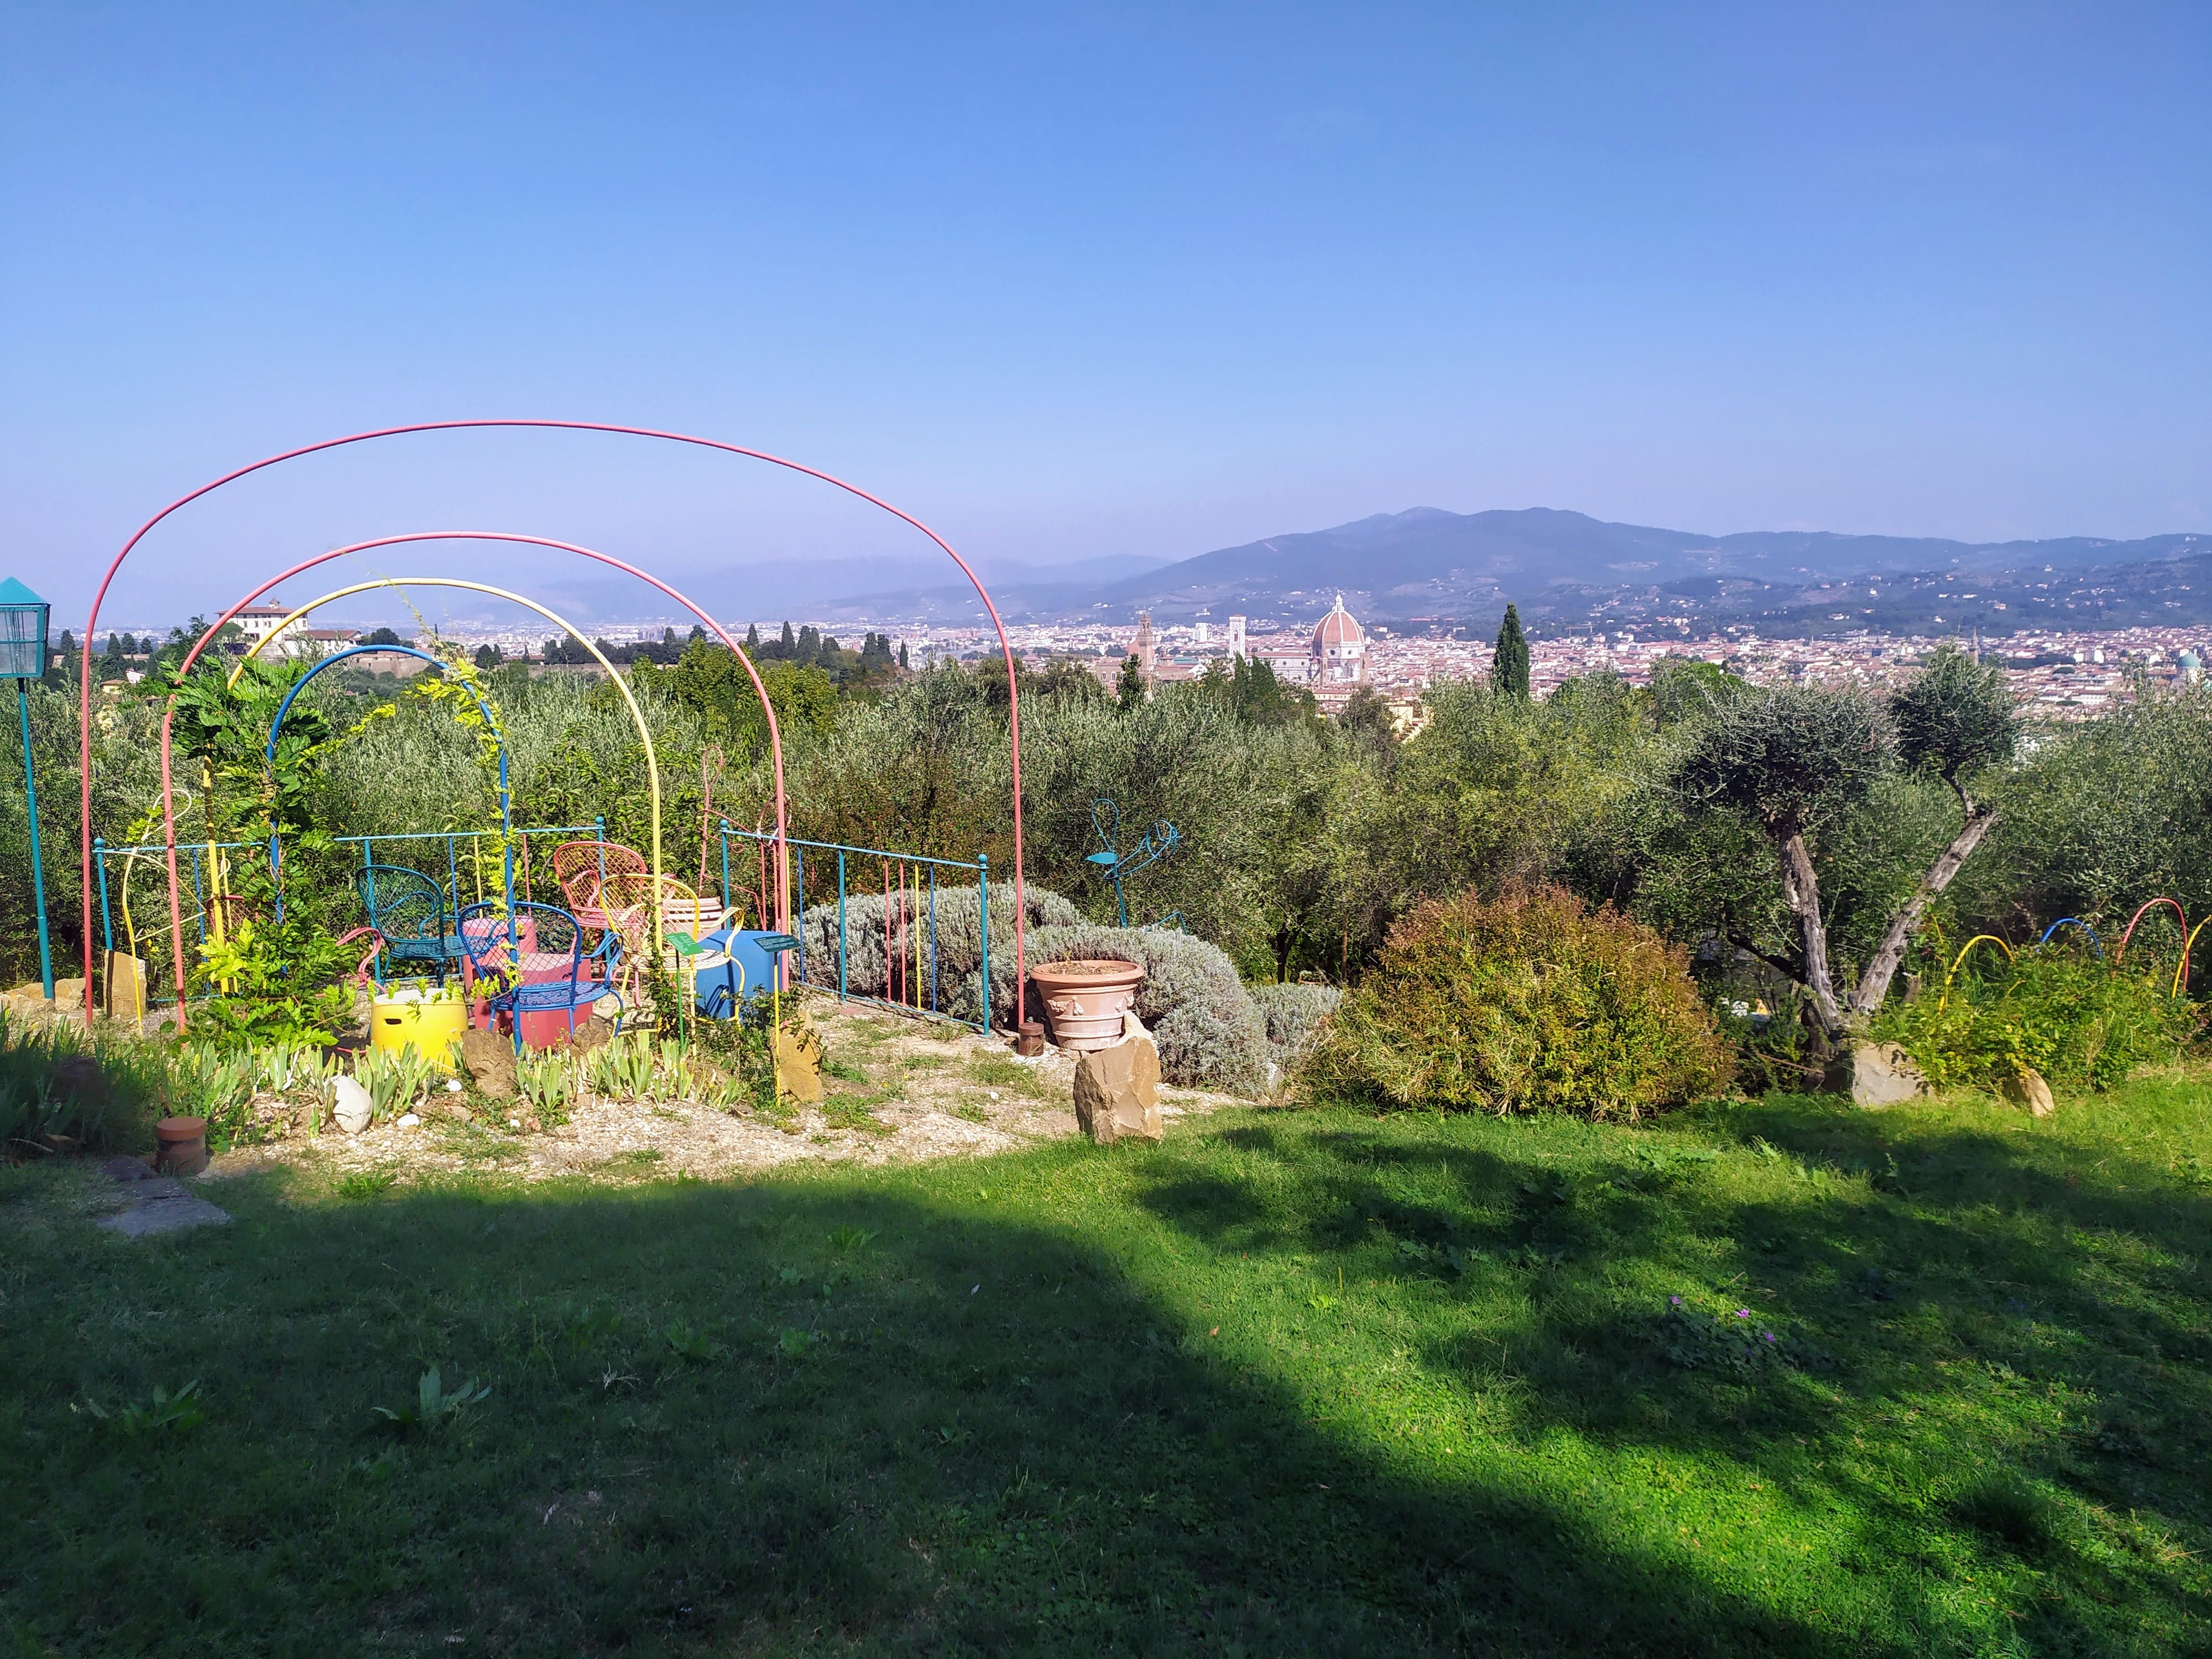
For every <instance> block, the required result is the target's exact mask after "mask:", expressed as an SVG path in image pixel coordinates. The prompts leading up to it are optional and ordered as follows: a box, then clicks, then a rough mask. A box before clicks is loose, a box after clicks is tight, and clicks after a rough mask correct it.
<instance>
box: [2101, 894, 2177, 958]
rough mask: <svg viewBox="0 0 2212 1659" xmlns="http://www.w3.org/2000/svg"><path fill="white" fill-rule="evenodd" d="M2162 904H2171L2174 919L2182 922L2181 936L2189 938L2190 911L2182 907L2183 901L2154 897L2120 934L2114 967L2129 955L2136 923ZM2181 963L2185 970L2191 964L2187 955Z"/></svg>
mask: <svg viewBox="0 0 2212 1659" xmlns="http://www.w3.org/2000/svg"><path fill="white" fill-rule="evenodd" d="M2161 904H2163V905H2166V906H2169V907H2170V908H2172V911H2173V919H2174V920H2175V921H2178V922H2179V923H2180V924H2181V937H2182V939H2184V940H2185V941H2186V940H2187V939H2188V938H2189V913H2188V912H2187V911H2186V910H2185V909H2183V908H2181V901H2180V900H2179V899H2172V898H2154V899H2152V900H2151V901H2150V902H2148V903H2147V904H2145V905H2143V906H2142V907H2141V908H2139V909H2137V910H2136V913H2135V915H2131V916H2130V917H2129V918H2128V925H2127V927H2126V928H2125V930H2124V931H2123V932H2122V933H2121V934H2120V945H2119V949H2118V950H2117V951H2113V952H2112V965H2113V966H2114V967H2116V968H2117V967H2118V965H2119V963H2120V958H2121V957H2124V956H2126V955H2127V953H2128V941H2129V940H2130V939H2133V938H2134V937H2135V936H2136V923H2137V922H2139V921H2142V919H2143V917H2144V916H2145V915H2148V914H2149V913H2150V912H2151V911H2153V910H2155V909H2157V908H2158V907H2159V906H2160V905H2161ZM2181 965H2182V968H2183V970H2184V971H2186V970H2187V969H2188V966H2189V963H2188V961H2187V958H2186V957H2185V958H2184V959H2183V962H2182V964H2181Z"/></svg>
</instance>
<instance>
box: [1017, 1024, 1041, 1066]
mask: <svg viewBox="0 0 2212 1659" xmlns="http://www.w3.org/2000/svg"><path fill="white" fill-rule="evenodd" d="M1014 1052H1015V1053H1016V1054H1020V1055H1023V1056H1024V1057H1025V1058H1028V1059H1032V1060H1033V1059H1035V1058H1036V1056H1037V1055H1039V1054H1042V1053H1043V1052H1044V1022H1043V1021H1042V1020H1038V1019H1025V1020H1024V1021H1023V1022H1022V1029H1021V1030H1020V1031H1019V1032H1018V1033H1017V1034H1016V1036H1015V1037H1014Z"/></svg>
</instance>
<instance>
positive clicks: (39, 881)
mask: <svg viewBox="0 0 2212 1659" xmlns="http://www.w3.org/2000/svg"><path fill="white" fill-rule="evenodd" d="M15 712H16V713H17V714H21V716H22V717H23V803H24V805H25V806H26V807H27V809H28V810H29V811H30V815H31V896H32V902H33V903H35V904H36V905H37V906H38V909H39V978H40V980H41V981H43V982H44V983H45V985H46V1000H47V1001H49V1002H52V1000H54V948H53V945H52V942H51V941H50V940H49V939H48V938H47V937H46V866H44V865H42V864H41V863H40V861H39V780H38V768H37V767H36V766H35V765H34V764H33V763H32V760H31V693H30V690H29V689H28V687H27V685H26V684H25V683H24V682H23V681H21V680H20V679H19V680H17V681H16V682H15ZM88 1006H89V1005H88Z"/></svg>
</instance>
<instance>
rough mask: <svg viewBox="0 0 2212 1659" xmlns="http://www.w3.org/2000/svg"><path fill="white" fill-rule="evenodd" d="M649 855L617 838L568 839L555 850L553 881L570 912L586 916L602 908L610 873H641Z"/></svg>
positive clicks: (625, 874) (644, 868) (631, 874)
mask: <svg viewBox="0 0 2212 1659" xmlns="http://www.w3.org/2000/svg"><path fill="white" fill-rule="evenodd" d="M645 873H646V862H645V855H644V854H642V853H641V852H639V851H638V850H637V849H636V848H634V847H625V846H623V844H622V843H621V842H614V841H564V842H562V843H561V844H560V845H559V846H558V847H556V848H554V849H553V881H554V884H555V885H556V886H557V887H559V888H560V890H561V896H562V897H563V898H565V899H567V900H568V908H569V911H570V912H571V913H572V914H573V915H576V916H578V917H580V918H582V919H583V920H584V921H585V922H586V926H589V925H590V918H589V916H588V915H586V912H590V911H595V910H598V909H599V908H601V907H600V904H599V884H600V883H601V882H602V881H603V880H605V878H607V877H610V876H641V875H643V874H645Z"/></svg>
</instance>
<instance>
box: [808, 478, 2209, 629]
mask: <svg viewBox="0 0 2212 1659" xmlns="http://www.w3.org/2000/svg"><path fill="white" fill-rule="evenodd" d="M2195 556H2212V534H2201V533H2200V534H2191V533H2185V532H2176V533H2172V534H2168V535H2162V536H2153V537H2144V538H2135V539H2132V540H2129V539H2120V538H2109V537H2095V536H2071V537H2060V538H2048V539H2043V540H2020V541H2008V542H1963V541H1957V540H1953V539H1950V538H1942V537H1903V536H1869V535H1849V534H1844V533H1840V532H1828V531H1748V532H1736V533H1735V534H1732V535H1727V536H1711V535H1706V534H1702V533H1699V532H1692V531H1680V530H1668V529H1662V528H1659V527H1656V526H1647V525H1632V524H1619V523H1612V522H1608V521H1606V520H1600V519H1594V518H1591V517H1590V516H1589V515H1588V514H1587V513H1577V512H1572V511H1569V510H1565V509H1561V508H1556V507H1524V508H1517V509H1508V508H1494V509H1490V510H1486V511H1483V512H1479V513H1451V512H1447V511H1445V510H1444V509H1443V508H1440V507H1410V508H1407V509H1406V510H1405V511H1402V512H1399V513H1374V514H1371V515H1370V516H1369V517H1367V518H1364V519H1358V520H1352V521H1351V522H1349V523H1346V524H1341V525H1337V526H1333V527H1331V528H1329V529H1326V530H1317V531H1303V532H1291V533H1286V534H1283V535H1277V536H1269V537H1265V538H1261V539H1260V540H1257V541H1254V542H1248V543H1245V544H1243V545H1241V546H1237V547H1228V548H1220V549H1217V550H1214V551H1212V552H1208V553H1201V554H1199V555H1197V556H1194V557H1191V558H1188V559H1182V560H1179V561H1176V562H1172V563H1164V564H1160V565H1158V566H1157V567H1156V568H1150V569H1144V570H1139V571H1134V572H1131V573H1128V574H1120V575H1118V576H1115V577H1114V578H1112V579H1109V580H1103V581H1098V580H1093V581H1091V582H1085V581H1082V580H1071V579H1070V577H1071V576H1072V575H1073V573H1072V572H1064V571H1062V570H1057V569H1055V568H1053V567H1049V566H1043V567H1030V568H1027V569H1024V570H1022V571H1020V572H1019V573H1018V574H1016V573H1009V574H1014V580H1012V581H1010V582H1007V583H1006V585H1005V586H1000V585H999V584H997V583H994V585H993V588H992V593H993V598H994V600H995V601H996V602H997V603H998V605H999V608H1000V611H1001V613H1002V614H1004V615H1005V616H1006V617H1007V619H1008V620H1009V621H1016V620H1018V621H1024V622H1032V623H1040V622H1048V621H1073V620H1077V619H1079V618H1083V617H1096V618H1097V619H1099V620H1103V621H1112V622H1115V623H1121V622H1123V621H1130V620H1133V618H1134V617H1135V615H1136V613H1137V612H1138V611H1150V612H1151V613H1152V617H1153V618H1154V620H1156V621H1158V622H1161V623H1181V622H1189V621H1192V620H1194V619H1197V618H1200V617H1210V618H1212V619H1214V620H1216V621H1218V620H1219V619H1221V618H1223V617H1226V616H1228V615H1230V614H1231V613H1238V614H1242V615H1243V616H1245V617H1248V618H1249V620H1250V623H1251V626H1252V627H1253V628H1254V629H1255V630H1264V629H1266V628H1267V627H1268V626H1269V625H1271V624H1290V623H1297V622H1300V621H1302V620H1310V619H1311V617H1313V616H1314V615H1315V614H1316V612H1317V611H1320V610H1323V609H1326V608H1327V607H1328V605H1329V604H1331V603H1332V602H1333V601H1334V599H1335V597H1336V595H1337V594H1338V593H1342V594H1343V596H1344V599H1345V603H1346V605H1347V606H1348V607H1350V608H1351V609H1352V611H1353V612H1354V613H1355V614H1357V615H1358V616H1360V617H1363V618H1367V619H1371V620H1373V621H1376V622H1381V623H1393V624H1398V625H1406V624H1427V625H1432V626H1443V625H1466V624H1471V623H1478V622H1480V621H1481V620H1482V619H1485V618H1492V619H1494V618H1495V617H1497V616H1498V614H1499V613H1500V612H1502V611H1503V610H1504V607H1505V605H1507V603H1509V602H1510V603H1513V604H1515V605H1518V606H1519V607H1520V610H1521V612H1522V616H1523V617H1524V618H1525V619H1527V620H1528V623H1530V625H1531V626H1532V627H1534V628H1537V629H1545V630H1547V631H1559V629H1565V628H1569V627H1574V626H1588V625H1592V624H1601V625H1614V624H1620V623H1638V624H1641V625H1646V626H1649V625H1651V624H1652V623H1653V622H1654V621H1655V620H1656V619H1659V618H1667V619H1669V620H1668V622H1667V623H1666V625H1667V626H1669V627H1673V628H1675V629H1679V630H1680V631H1684V632H1693V631H1696V630H1697V629H1699V628H1700V627H1703V626H1713V625H1723V624H1724V623H1727V622H1747V621H1753V622H1759V623H1778V624H1784V625H1787V626H1790V627H1792V628H1802V629H1805V630H1808V631H1813V632H1821V631H1831V625H1832V623H1838V622H1845V621H1847V620H1848V621H1850V623H1851V624H1852V625H1855V626H1866V627H1883V628H1887V627H1892V626H1896V627H1905V626H1909V625H1911V623H1914V622H1915V621H1924V620H1933V621H1935V622H1937V623H1941V624H1942V625H1947V626H1948V625H1951V624H1953V623H1956V622H1957V620H1958V618H1957V617H1954V616H1953V615H1951V611H1958V612H1960V614H1961V615H1963V614H1966V611H1968V610H1969V609H1970V608H1971V607H1972V606H1973V605H1976V604H1977V603H1978V604H1979V605H1981V607H1982V612H1981V614H1984V615H1985V616H1986V617H1988V619H1989V620H1988V622H1987V623H1983V624H1981V625H1984V626H1990V627H1995V628H1998V629H2004V628H2008V627H2010V626H2014V625H2018V624H2019V623H2021V622H2022V621H2023V620H2024V619H2025V618H2023V617H2016V616H2014V615H2012V614H2011V612H2012V611H2013V609H2014V605H2013V604H2012V603H2010V602H2008V601H2007V600H2005V599H2003V598H2002V597H2001V592H2000V591H2001V590H2002V591H2006V592H2015V593H2016V594H2017V595H2018V605H2019V608H2020V609H2021V610H2023V611H2025V610H2028V609H2033V608H2035V607H2037V606H2039V605H2046V604H2047V605H2051V606H2054V607H2057V609H2060V610H2064V609H2068V608H2071V609H2074V610H2075V611H2081V610H2082V609H2083V608H2084V605H2085V603H2086V604H2087V605H2088V608H2090V609H2093V610H2095V611H2098V613H2099V614H2100V615H2109V616H2111V617H2114V618H2116V620H2112V621H2107V622H2104V623H2097V624H2094V625H2099V626H2118V625H2122V623H2121V622H2120V621H2119V620H2117V619H2118V618H2121V617H2124V618H2125V619H2127V620H2149V619H2153V618H2154V617H2163V619H2166V620H2172V621H2176V622H2196V621H2198V620H2203V619H2206V618H2207V617H2212V587H2208V585H2207V584H2205V583H2201V582H2195V581H2181V580H2173V578H2174V577H2176V576H2178V575H2179V574H2185V573H2184V572H2183V571H2182V570H2181V568H2180V562H2190V561H2191V560H2192V558H2193V557H2195ZM2188 574H2193V573H2188ZM1869 577H1874V578H1877V579H1880V580H1879V581H1878V582H1877V584H1876V586H1875V590H1874V591H1873V592H1869V593H1861V594H1858V595H1857V598H1856V601H1855V603H1854V604H1853V605H1852V607H1851V611H1850V613H1849V614H1848V615H1847V616H1838V615H1835V614H1833V607H1834V605H1836V604H1838V603H1839V602H1840V601H1841V600H1842V599H1844V595H1843V594H1841V593H1839V592H1836V585H1837V584H1838V583H1844V582H1852V581H1863V580H1864V579H1866V578H1869ZM1954 577H1956V578H1959V579H1961V580H1960V581H1958V582H1953V581H1952V579H1953V578H1954ZM2091 578H2095V580H2091ZM2039 579H2042V580H2039ZM2054 580H2055V581H2056V584H2057V586H2056V588H2055V589H2054V586H2053V581H2054ZM1947 583H1948V584H1950V586H1948V590H1947V587H1946V584H1947ZM1970 583H1971V586H1972V592H1968V591H1967V587H1968V585H1969V584H1970ZM1984 588H1987V589H1988V590H1990V592H1988V593H1986V594H1985V593H1984V592H1982V590H1983V589H1984ZM2039 589H2040V590H2041V591H2040V593H2039V591H2038V590H2039ZM1899 590H1901V591H1899ZM2131 595H2132V596H2133V598H2132V599H2130V596H2131ZM2200 595H2201V596H2202V597H2198V596H2200ZM1954 596H1958V597H1957V602H1956V603H1955V604H1954V605H1951V607H1950V610H1949V611H1945V612H1944V613H1943V615H1942V616H1941V617H1937V616H1936V614H1935V606H1936V605H1938V604H1941V603H1942V602H1945V601H1950V600H1952V599H1954ZM1923 599H1924V600H1925V601H1926V603H1925V604H1920V603H1918V601H1919V600H1923ZM1908 600H1911V601H1913V603H1911V604H1908V603H1906V602H1907V601H1908ZM1885 601H1887V602H1886V603H1885ZM2069 602H2070V603H2069ZM1992 607H1993V608H1992ZM976 610H977V607H976V605H975V596H974V593H973V592H972V591H971V590H968V589H966V588H965V587H964V586H962V587H955V586H949V585H935V584H933V585H932V586H929V587H927V588H911V589H906V590H903V591H899V592H877V593H871V594H866V595H860V596H856V597H854V598H852V599H846V600H843V601H841V602H839V603H837V604H836V605H834V606H833V607H832V609H831V611H830V612H829V616H828V617H826V618H825V619H827V620H848V621H849V620H860V619H864V618H865V619H872V620H878V621H887V620H890V619H893V618H898V619H902V620H913V621H933V622H937V623H949V622H954V621H957V620H961V619H963V618H965V617H969V616H971V615H972V614H973V613H975V611H976ZM2174 611H2179V612H2182V613H2184V614H2182V615H2179V616H2166V615H2164V613H2169V612H2174ZM2000 613H2003V614H2002V615H2000ZM1861 617H1864V618H1868V619H1869V620H1865V621H1861V620H1860V618H1861ZM2085 625H2087V624H2085Z"/></svg>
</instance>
